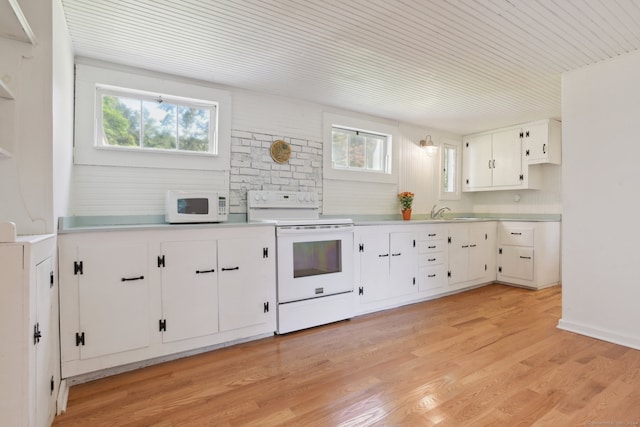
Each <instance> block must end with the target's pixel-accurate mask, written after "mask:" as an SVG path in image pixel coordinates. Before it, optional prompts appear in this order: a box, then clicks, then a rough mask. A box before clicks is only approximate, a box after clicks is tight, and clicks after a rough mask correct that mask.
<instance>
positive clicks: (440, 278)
mask: <svg viewBox="0 0 640 427" xmlns="http://www.w3.org/2000/svg"><path fill="white" fill-rule="evenodd" d="M417 241H418V268H419V274H418V288H419V290H420V292H425V291H433V290H434V289H435V290H437V289H440V288H444V287H445V286H446V285H447V270H448V266H449V260H448V258H449V257H448V253H447V249H448V248H447V226H446V224H438V225H432V226H426V227H424V229H423V230H420V232H419V233H418V238H417Z"/></svg>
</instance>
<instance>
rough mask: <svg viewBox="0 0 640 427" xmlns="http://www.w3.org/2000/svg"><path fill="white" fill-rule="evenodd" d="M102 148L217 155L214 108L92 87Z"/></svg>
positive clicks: (198, 102) (186, 100)
mask: <svg viewBox="0 0 640 427" xmlns="http://www.w3.org/2000/svg"><path fill="white" fill-rule="evenodd" d="M96 92H97V93H96V102H97V103H98V105H96V111H98V112H99V114H98V131H99V132H98V134H97V139H98V140H97V141H96V145H97V146H99V147H102V148H117V149H130V150H131V149H133V150H162V151H164V152H187V153H189V152H190V153H201V154H211V155H215V154H217V139H216V137H217V132H216V130H217V120H216V119H217V114H216V113H217V104H216V103H215V102H207V101H203V100H198V99H191V98H178V97H171V96H166V95H158V94H154V93H149V92H141V91H135V90H130V89H129V90H128V89H123V88H115V87H109V86H101V85H98V86H97V87H96Z"/></svg>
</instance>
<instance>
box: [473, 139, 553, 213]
mask: <svg viewBox="0 0 640 427" xmlns="http://www.w3.org/2000/svg"><path fill="white" fill-rule="evenodd" d="M563 144H564V138H563ZM533 167H537V168H540V169H541V171H542V173H541V175H542V183H541V186H540V189H538V190H518V191H515V190H510V191H485V192H476V193H470V195H471V200H470V203H471V204H472V206H473V212H477V213H515V214H527V213H528V214H561V213H562V170H563V167H562V166H560V165H537V166H533ZM516 196H518V197H517V198H516ZM516 200H517V201H516Z"/></svg>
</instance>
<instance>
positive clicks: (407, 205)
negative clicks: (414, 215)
mask: <svg viewBox="0 0 640 427" xmlns="http://www.w3.org/2000/svg"><path fill="white" fill-rule="evenodd" d="M413 196H414V194H413V193H412V192H410V191H403V192H402V193H398V198H399V199H400V206H401V207H402V219H404V220H410V219H411V205H412V204H413Z"/></svg>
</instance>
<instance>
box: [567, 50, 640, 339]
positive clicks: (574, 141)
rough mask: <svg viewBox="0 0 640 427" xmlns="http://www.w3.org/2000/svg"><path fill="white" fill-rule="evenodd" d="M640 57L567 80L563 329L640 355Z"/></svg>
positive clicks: (583, 71)
mask: <svg viewBox="0 0 640 427" xmlns="http://www.w3.org/2000/svg"><path fill="white" fill-rule="evenodd" d="M638 75H640V53H632V54H627V55H624V56H622V57H619V58H616V59H614V60H610V61H606V62H603V63H599V64H595V65H592V66H589V67H586V68H583V69H580V70H577V71H573V72H569V73H567V74H565V75H564V76H563V79H562V130H563V140H564V141H563V236H562V248H563V250H562V252H563V253H562V259H563V271H562V283H563V304H562V305H563V307H562V319H561V320H560V323H559V325H558V326H559V327H560V328H562V329H566V330H569V331H573V332H578V333H581V334H585V335H589V336H592V337H595V338H599V339H603V340H607V341H611V342H615V343H618V344H622V345H626V346H629V347H633V348H637V349H640V329H638V325H640V310H639V309H638V305H639V304H640V276H639V275H638V244H639V242H640V227H639V226H638V201H637V199H636V195H637V193H638V183H640V168H638V159H639V158H640V103H639V102H638V100H639V99H640V80H638Z"/></svg>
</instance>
